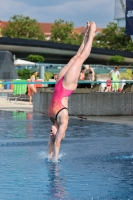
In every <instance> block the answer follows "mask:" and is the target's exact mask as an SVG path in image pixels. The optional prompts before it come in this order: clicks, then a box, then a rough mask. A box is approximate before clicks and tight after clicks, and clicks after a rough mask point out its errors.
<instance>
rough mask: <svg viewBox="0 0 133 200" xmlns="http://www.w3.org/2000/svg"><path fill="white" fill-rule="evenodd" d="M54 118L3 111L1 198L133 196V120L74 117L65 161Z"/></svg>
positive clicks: (114, 199)
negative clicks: (52, 150)
mask: <svg viewBox="0 0 133 200" xmlns="http://www.w3.org/2000/svg"><path fill="white" fill-rule="evenodd" d="M50 125H51V123H50V121H49V119H48V118H47V117H45V116H43V115H41V114H36V113H35V114H33V113H25V112H5V111H0V200H11V199H14V200H99V199H100V200H132V199H133V126H126V125H118V124H110V123H100V122H91V121H80V120H79V119H70V121H69V127H68V130H67V134H66V138H65V140H64V141H63V142H62V145H61V151H60V158H61V162H59V163H52V162H48V161H47V140H48V133H49V127H50Z"/></svg>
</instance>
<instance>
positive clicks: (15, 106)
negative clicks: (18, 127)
mask: <svg viewBox="0 0 133 200" xmlns="http://www.w3.org/2000/svg"><path fill="white" fill-rule="evenodd" d="M0 110H5V111H25V112H32V110H33V105H30V104H29V102H25V101H14V100H12V101H11V102H9V101H7V98H6V97H3V96H2V97H0Z"/></svg>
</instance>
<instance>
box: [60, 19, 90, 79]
mask: <svg viewBox="0 0 133 200" xmlns="http://www.w3.org/2000/svg"><path fill="white" fill-rule="evenodd" d="M89 30H90V23H89V22H87V27H86V32H85V35H84V39H83V42H82V44H81V45H80V47H79V50H78V52H77V53H76V55H75V56H74V57H72V58H71V60H70V61H69V62H68V64H67V65H65V66H64V67H63V68H62V69H61V71H60V73H59V74H58V79H57V81H58V80H59V79H60V78H62V77H63V76H64V75H65V73H66V72H67V71H68V69H69V68H70V67H71V65H72V64H73V63H74V61H75V60H76V59H77V57H78V56H79V55H80V54H81V53H82V51H83V49H84V47H85V45H86V43H87V41H88V37H89Z"/></svg>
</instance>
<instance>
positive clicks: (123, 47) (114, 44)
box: [93, 22, 133, 51]
mask: <svg viewBox="0 0 133 200" xmlns="http://www.w3.org/2000/svg"><path fill="white" fill-rule="evenodd" d="M93 47H99V48H107V49H113V50H120V51H133V42H132V40H131V38H130V36H127V35H126V34H125V28H117V24H116V23H114V22H110V23H109V25H107V27H106V28H104V29H103V31H102V33H99V34H98V35H97V36H96V37H95V38H94V41H93Z"/></svg>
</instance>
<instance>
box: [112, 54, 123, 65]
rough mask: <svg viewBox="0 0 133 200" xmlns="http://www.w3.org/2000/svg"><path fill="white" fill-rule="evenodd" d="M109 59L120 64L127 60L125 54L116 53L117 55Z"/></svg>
mask: <svg viewBox="0 0 133 200" xmlns="http://www.w3.org/2000/svg"><path fill="white" fill-rule="evenodd" d="M109 61H110V62H112V63H114V64H117V65H118V64H120V63H123V62H124V61H125V58H124V57H123V56H119V55H116V56H111V57H110V59H109Z"/></svg>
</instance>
